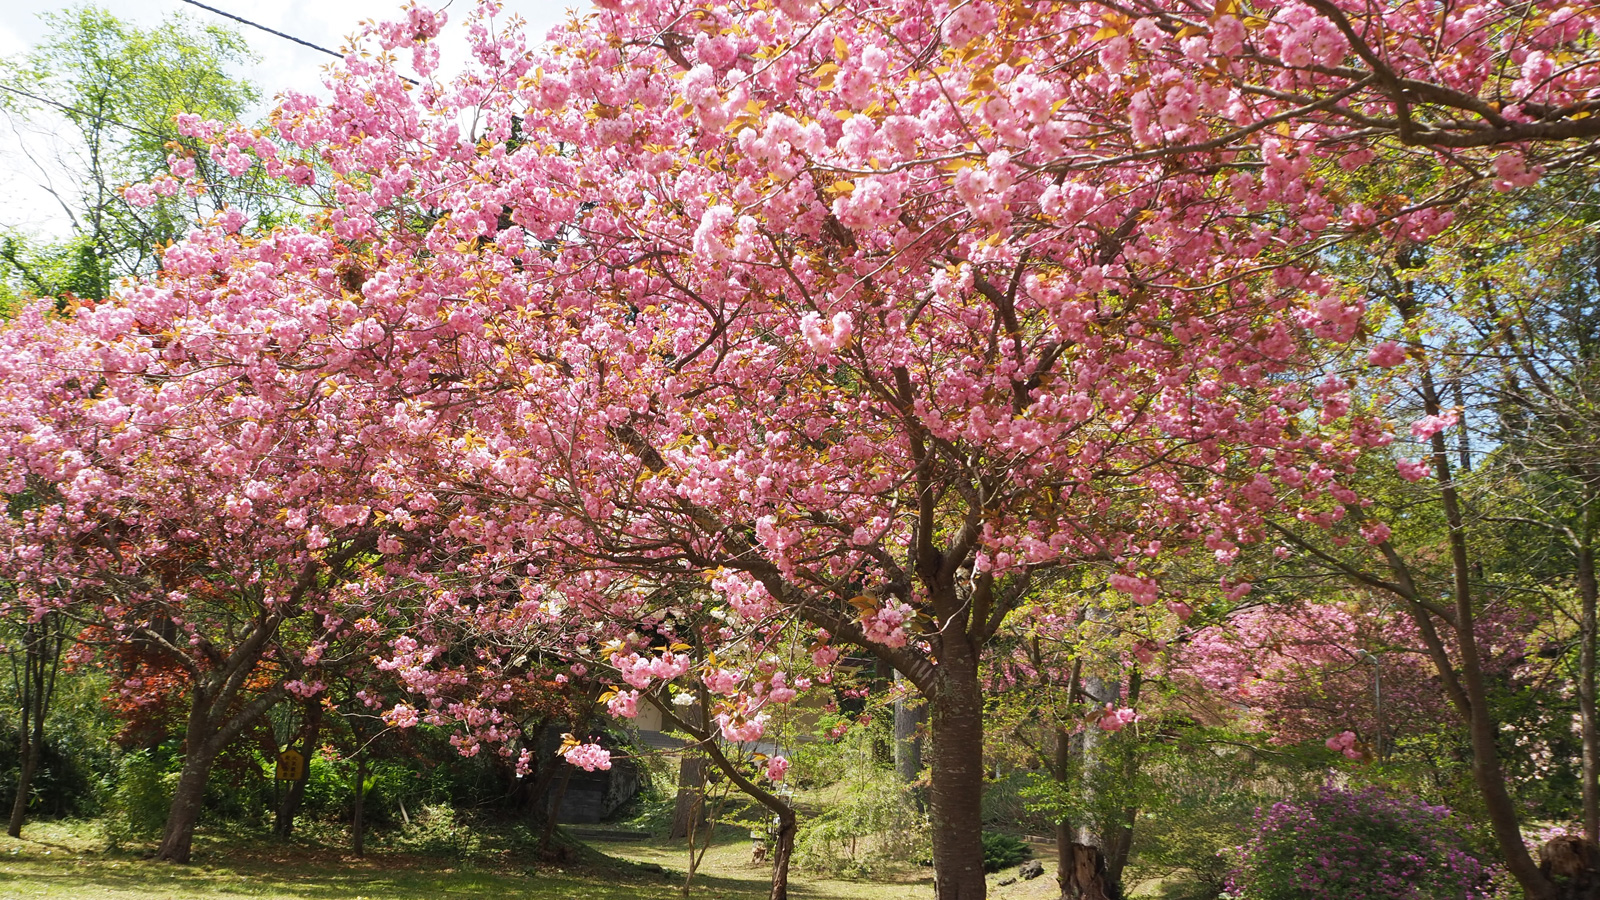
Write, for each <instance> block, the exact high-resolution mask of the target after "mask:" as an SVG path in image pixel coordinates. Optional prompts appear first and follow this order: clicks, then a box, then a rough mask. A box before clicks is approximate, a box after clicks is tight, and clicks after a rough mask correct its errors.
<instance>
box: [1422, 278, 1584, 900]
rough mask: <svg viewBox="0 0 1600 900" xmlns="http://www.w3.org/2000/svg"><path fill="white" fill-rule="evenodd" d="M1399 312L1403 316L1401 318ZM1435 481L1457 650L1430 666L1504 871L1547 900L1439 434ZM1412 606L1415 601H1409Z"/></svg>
mask: <svg viewBox="0 0 1600 900" xmlns="http://www.w3.org/2000/svg"><path fill="white" fill-rule="evenodd" d="M1405 312H1406V311H1405V310H1404V309H1402V315H1404V314H1405ZM1420 375H1421V387H1422V401H1423V410H1424V412H1426V413H1427V414H1428V415H1430V416H1436V415H1439V413H1440V411H1441V409H1442V407H1441V404H1440V402H1439V395H1438V392H1437V391H1436V390H1435V388H1434V381H1433V374H1432V372H1431V370H1430V369H1429V368H1428V367H1427V366H1423V367H1422V369H1421V372H1420ZM1430 444H1431V447H1430V449H1431V450H1432V456H1433V468H1434V475H1435V477H1437V478H1438V480H1439V498H1440V504H1441V506H1442V507H1443V509H1444V516H1445V523H1446V525H1447V526H1448V527H1449V547H1450V573H1451V593H1452V594H1453V595H1454V596H1453V600H1454V614H1455V621H1454V622H1453V623H1451V624H1452V625H1453V626H1454V632H1455V637H1456V649H1457V651H1458V653H1459V658H1460V665H1459V667H1457V666H1453V665H1452V664H1451V662H1450V660H1449V658H1448V656H1446V655H1445V654H1443V652H1442V651H1441V650H1440V649H1438V648H1437V647H1435V646H1430V647H1429V650H1430V654H1431V655H1432V656H1433V657H1434V663H1435V665H1437V666H1438V667H1439V668H1440V674H1441V676H1443V677H1444V680H1445V682H1446V688H1447V693H1448V694H1449V695H1450V699H1451V701H1452V702H1453V703H1454V704H1455V706H1456V709H1457V711H1458V712H1459V713H1460V714H1461V716H1462V718H1464V719H1465V720H1466V722H1467V734H1468V737H1469V739H1470V741H1471V747H1472V765H1471V768H1472V778H1473V781H1474V782H1475V783H1476V784H1477V786H1478V791H1479V793H1480V794H1481V796H1482V797H1483V804H1484V812H1485V813H1486V814H1487V816H1488V819H1489V826H1490V829H1491V830H1492V831H1493V833H1494V836H1495V841H1496V843H1497V844H1498V845H1499V847H1500V852H1501V855H1502V858H1503V859H1504V860H1505V863H1506V869H1507V870H1508V871H1509V872H1510V873H1511V876H1512V877H1513V878H1515V879H1516V880H1517V883H1518V885H1520V886H1521V888H1522V890H1523V892H1524V893H1526V894H1527V895H1528V898H1529V900H1552V898H1554V897H1555V896H1556V887H1555V885H1554V884H1553V883H1552V882H1551V881H1550V879H1549V878H1547V877H1545V876H1544V875H1543V874H1541V873H1540V871H1539V867H1538V865H1537V864H1536V863H1535V862H1534V861H1533V857H1532V856H1531V855H1530V854H1529V853H1528V847H1527V845H1526V844H1525V843H1523V840H1522V827H1521V821H1520V819H1519V817H1518V815H1517V810H1516V806H1515V804H1514V803H1513V802H1512V800H1511V794H1510V792H1509V791H1508V790H1507V789H1506V778H1505V771H1504V770H1503V769H1502V768H1501V765H1500V750H1499V748H1498V747H1497V746H1496V745H1495V731H1496V728H1495V725H1496V723H1495V722H1494V720H1493V719H1492V718H1491V716H1490V714H1489V691H1488V685H1487V683H1486V682H1485V681H1484V676H1483V662H1482V656H1481V655H1480V654H1479V652H1478V638H1477V631H1476V627H1475V626H1476V621H1475V620H1476V614H1475V610H1474V609H1473V603H1472V583H1471V576H1472V567H1471V562H1470V558H1469V553H1468V548H1467V530H1466V520H1465V517H1464V515H1463V513H1462V509H1461V498H1460V495H1459V493H1458V492H1457V490H1456V485H1455V481H1454V478H1453V473H1452V471H1451V468H1452V467H1451V464H1450V455H1449V448H1448V447H1447V446H1446V444H1445V438H1444V433H1443V432H1439V433H1437V434H1435V435H1434V436H1433V438H1432V440H1431V441H1430ZM1411 599H1412V600H1413V601H1414V600H1415V599H1416V598H1415V597H1413V598H1411ZM1411 608H1412V617H1413V619H1414V620H1416V621H1417V622H1418V625H1419V627H1421V629H1422V631H1423V636H1424V639H1425V640H1427V639H1428V636H1429V635H1430V634H1431V635H1435V636H1434V638H1433V640H1432V641H1430V643H1436V642H1437V636H1436V632H1435V631H1434V628H1433V623H1432V621H1431V620H1430V619H1429V613H1428V612H1427V611H1426V610H1423V609H1421V608H1419V607H1418V605H1417V604H1416V603H1415V602H1413V603H1412V604H1411Z"/></svg>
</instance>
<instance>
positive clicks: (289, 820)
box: [272, 697, 322, 841]
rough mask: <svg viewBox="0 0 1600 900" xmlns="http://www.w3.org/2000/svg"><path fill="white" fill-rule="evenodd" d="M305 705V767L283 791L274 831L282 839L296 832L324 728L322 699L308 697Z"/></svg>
mask: <svg viewBox="0 0 1600 900" xmlns="http://www.w3.org/2000/svg"><path fill="white" fill-rule="evenodd" d="M304 705H305V722H304V725H303V727H302V729H301V741H300V755H301V757H302V758H304V760H305V767H304V768H303V769H301V771H300V777H299V778H296V779H295V780H294V781H291V782H289V789H288V790H286V791H284V792H283V800H282V801H281V802H280V803H279V804H278V819H277V821H276V822H275V823H273V827H272V833H273V834H274V835H276V836H277V838H278V840H280V841H286V840H288V839H289V836H290V835H291V834H293V833H294V817H295V816H296V815H298V814H299V813H300V805H301V804H302V803H303V802H305V797H306V782H307V781H309V780H310V779H311V757H312V756H313V755H314V754H315V753H316V752H317V734H318V732H319V731H320V730H321V728H322V700H321V699H319V698H317V697H308V698H306V700H305V703H304Z"/></svg>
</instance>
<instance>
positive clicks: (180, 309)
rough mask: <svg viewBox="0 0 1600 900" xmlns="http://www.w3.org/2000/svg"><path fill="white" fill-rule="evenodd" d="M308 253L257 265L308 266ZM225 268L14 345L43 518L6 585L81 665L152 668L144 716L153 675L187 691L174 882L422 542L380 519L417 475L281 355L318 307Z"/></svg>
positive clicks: (141, 691)
mask: <svg viewBox="0 0 1600 900" xmlns="http://www.w3.org/2000/svg"><path fill="white" fill-rule="evenodd" d="M292 240H293V238H292V237H291V236H290V235H288V234H281V235H278V236H276V237H275V238H272V239H270V240H269V241H268V242H265V243H263V244H262V245H261V246H262V247H263V248H265V247H270V246H273V245H274V244H277V249H276V250H267V251H266V252H267V253H273V252H276V253H278V254H280V255H279V259H280V260H283V261H284V262H285V263H286V264H288V265H291V266H293V265H297V264H298V263H296V262H291V261H290V260H293V259H295V258H296V257H295V256H294V255H289V256H284V255H282V254H283V252H284V250H283V244H282V242H292ZM311 240H319V239H311ZM222 248H226V249H227V250H229V251H232V250H233V249H234V246H233V245H232V244H231V242H229V241H228V240H227V239H226V238H225V237H224V232H223V230H222V228H221V227H217V228H212V229H207V230H203V231H201V232H198V233H196V234H195V235H193V236H192V237H191V238H190V239H189V240H188V241H187V242H186V243H185V244H183V245H179V246H178V247H175V248H173V249H172V250H169V251H168V253H167V257H166V265H167V268H166V270H165V272H164V274H163V276H162V277H161V278H160V279H158V280H156V281H153V282H151V283H148V284H145V285H141V286H140V287H138V288H136V289H133V290H131V291H129V292H127V293H125V294H124V295H122V297H121V298H120V300H119V301H118V302H116V303H110V304H106V305H103V306H100V307H97V308H84V309H81V310H79V311H78V312H77V313H76V315H75V316H72V317H70V318H68V319H65V320H60V321H47V320H45V319H44V318H43V316H42V314H41V312H40V311H39V310H38V309H34V310H30V311H28V312H26V313H25V314H24V315H22V316H21V317H19V318H18V319H17V320H15V321H14V322H12V323H10V324H9V325H8V327H7V328H6V329H5V331H4V333H3V338H0V341H3V344H0V346H3V350H0V368H3V370H4V377H3V382H4V386H3V388H0V390H3V391H4V399H3V401H0V410H3V411H4V416H5V426H4V428H0V434H3V440H4V441H5V448H4V454H3V455H4V463H3V470H0V471H3V481H4V485H5V488H4V489H5V491H6V492H7V493H8V494H9V495H12V496H13V497H18V496H21V497H25V498H26V502H25V503H15V504H13V506H12V512H11V514H10V515H9V516H8V517H7V518H6V519H5V520H4V522H3V526H0V529H3V530H0V539H3V541H4V546H5V552H4V553H3V554H0V558H3V559H4V566H5V572H4V577H6V579H7V580H8V581H11V582H12V583H14V584H16V585H18V586H19V597H18V599H17V602H18V603H19V604H20V605H22V606H24V607H26V608H27V609H29V610H32V614H33V615H34V616H36V617H37V616H43V615H47V614H51V613H54V614H58V615H62V616H65V617H67V618H69V619H71V620H73V621H74V622H75V623H76V627H77V628H79V629H85V628H86V629H88V630H87V632H86V637H88V638H90V639H91V640H90V642H89V643H86V644H84V645H83V648H82V652H83V654H87V655H92V654H94V653H95V652H96V649H97V648H96V645H97V644H98V645H102V646H107V647H111V648H128V647H132V648H133V649H135V650H137V651H138V653H136V654H134V655H133V656H128V655H126V654H124V655H123V656H122V659H123V663H121V664H119V665H118V666H117V667H116V668H117V674H118V676H119V677H121V678H122V679H123V680H122V682H121V683H120V684H117V685H114V687H115V688H117V689H118V690H119V691H120V693H121V695H122V696H123V697H124V698H125V699H127V700H128V702H140V698H141V697H144V696H146V695H147V694H149V693H150V691H151V690H157V689H158V687H159V686H158V685H157V682H156V681H155V680H152V681H151V683H150V685H146V684H144V680H145V676H147V675H154V674H155V671H156V669H160V670H161V671H166V670H176V671H179V672H181V673H182V675H183V676H184V677H183V684H182V686H181V690H180V691H179V694H180V695H182V696H185V698H186V704H187V710H186V717H187V724H186V726H185V728H184V732H183V734H184V746H185V758H184V765H183V770H182V772H181V775H180V777H179V780H178V783H177V786H176V789H175V792H174V796H173V800H172V809H171V813H170V815H169V817H168V819H167V826H166V833H165V835H164V838H163V840H162V843H161V846H160V848H159V850H158V851H157V852H158V855H159V856H160V857H161V858H164V859H171V860H177V861H183V860H186V859H187V858H188V856H189V851H190V844H191V839H192V835H193V831H194V826H195V823H196V820H197V818H198V816H199V812H200V803H201V799H202V797H203V795H204V791H205V786H206V782H207V779H208V777H209V775H210V771H211V767H212V764H213V762H214V761H215V760H216V758H217V755H218V754H219V753H220V752H221V751H222V750H223V748H224V747H225V746H226V745H227V744H228V743H229V742H231V741H232V740H233V739H234V738H236V737H238V736H239V735H240V734H241V733H243V731H244V730H245V729H246V728H248V727H250V726H251V725H252V724H253V723H254V722H255V721H256V720H257V719H258V718H259V717H260V716H261V715H262V714H263V713H264V712H266V710H267V709H269V708H270V707H272V706H273V705H275V704H276V703H278V702H280V701H281V700H283V699H285V698H287V697H290V696H295V697H300V698H311V697H314V696H316V695H317V694H319V693H321V692H322V691H323V690H324V687H325V685H324V682H323V681H321V680H319V678H318V673H319V672H320V671H322V670H323V669H324V668H329V667H335V666H343V665H347V664H348V663H349V660H350V658H351V655H352V654H353V655H354V658H356V659H364V658H365V655H366V654H367V653H368V652H370V647H371V645H372V641H373V638H374V637H375V636H376V635H377V634H378V633H379V632H380V631H381V630H383V629H384V628H385V627H386V626H385V625H384V624H380V619H381V620H383V621H384V622H385V623H387V622H388V621H390V620H391V619H392V613H391V612H386V611H385V605H384V601H383V600H382V599H381V598H383V596H384V594H385V591H386V590H388V589H389V588H390V587H391V586H392V583H393V579H394V578H395V576H396V575H397V574H399V572H400V571H401V569H400V568H396V567H393V566H391V567H387V568H386V567H385V566H384V565H383V564H382V563H380V562H379V560H380V559H381V558H382V556H383V555H387V554H394V553H398V552H400V550H401V548H402V543H403V542H404V541H407V540H410V539H412V538H413V537H414V536H415V535H414V532H410V533H408V532H407V531H406V530H405V529H404V528H403V527H399V526H398V525H397V523H395V522H394V521H393V520H392V519H388V517H387V513H386V512H385V511H384V509H383V505H384V503H385V501H384V498H385V497H386V496H391V495H390V494H389V489H390V488H392V487H393V486H394V482H393V481H392V480H391V478H392V477H393V476H395V475H400V476H403V474H404V472H405V471H406V469H397V468H395V462H396V461H395V460H393V459H390V458H386V456H385V454H384V453H383V452H382V450H381V449H380V445H379V442H377V441H372V440H370V439H369V440H367V441H363V440H362V437H363V435H362V434H361V432H360V423H361V422H362V421H363V420H364V417H363V415H362V410H361V402H360V401H359V399H357V398H356V397H355V396H354V395H353V392H350V391H349V389H348V386H347V385H341V384H339V383H338V382H337V381H335V380H330V379H329V378H328V377H327V373H325V372H318V371H316V370H315V365H314V364H313V363H310V362H308V360H307V357H305V356H300V357H298V358H297V357H296V356H295V353H294V351H293V350H292V349H286V348H285V347H284V344H285V343H289V344H290V346H291V347H296V346H298V347H302V348H303V347H304V346H305V345H303V344H300V343H299V342H296V341H293V340H292V339H291V337H290V336H291V335H293V334H295V333H296V330H297V329H299V328H304V327H307V324H308V323H307V319H308V318H310V317H314V316H315V315H316V313H315V312H313V310H314V309H315V306H314V305H313V304H307V303H304V302H302V301H303V298H300V297H295V296H285V295H284V294H282V293H279V292H280V291H282V290H284V289H285V287H286V285H287V284H288V283H289V282H286V281H284V280H276V281H275V280H273V279H271V278H269V277H267V275H266V274H265V273H264V272H262V271H260V270H259V269H251V268H249V266H248V265H239V266H236V263H237V259H236V258H235V257H234V256H233V255H232V253H231V252H220V250H221V249H222ZM313 289H314V288H313ZM312 327H314V326H312ZM307 352H309V353H320V352H321V351H320V350H317V351H307ZM365 421H370V419H365ZM367 437H368V438H370V437H371V435H370V433H369V434H368V435H367ZM140 659H143V660H147V661H150V662H152V663H154V668H152V669H151V670H150V671H148V672H147V671H146V670H145V669H146V666H145V665H144V663H143V662H139V661H138V660H140ZM129 660H134V661H133V662H129Z"/></svg>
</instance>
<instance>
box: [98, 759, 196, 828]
mask: <svg viewBox="0 0 1600 900" xmlns="http://www.w3.org/2000/svg"><path fill="white" fill-rule="evenodd" d="M173 762H174V761H173V760H172V759H171V758H170V757H168V756H166V755H165V754H162V753H159V752H156V751H151V750H140V751H138V752H135V753H129V754H128V755H126V756H124V757H123V758H122V762H121V765H120V766H119V770H118V772H117V778H116V786H115V787H114V788H112V790H111V795H110V797H109V798H108V800H107V802H106V841H107V842H108V843H109V844H110V845H111V847H112V848H113V849H115V848H117V847H121V846H123V845H124V844H128V843H135V842H139V841H143V840H147V839H149V838H152V837H155V836H156V835H158V834H160V833H161V831H162V829H163V828H165V827H166V824H167V813H168V812H169V811H170V810H171V807H172V792H173V790H174V789H175V788H176V787H177V786H178V771H177V769H176V768H175V767H174V765H173Z"/></svg>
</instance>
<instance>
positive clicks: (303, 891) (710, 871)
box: [0, 822, 1021, 900]
mask: <svg viewBox="0 0 1600 900" xmlns="http://www.w3.org/2000/svg"><path fill="white" fill-rule="evenodd" d="M588 842H589V845H590V847H591V848H592V852H589V853H586V854H584V858H583V860H582V861H581V862H579V863H575V864H569V865H562V866H550V865H545V866H539V867H532V866H529V865H528V864H526V863H525V862H521V861H519V860H518V859H516V858H515V857H516V854H495V853H486V854H484V855H481V856H479V857H476V858H474V859H471V860H462V859H452V858H447V857H440V856H427V855H407V854H399V853H392V852H389V853H386V852H376V853H371V854H369V855H368V856H367V857H366V858H365V859H356V858H354V857H352V856H349V855H347V854H343V853H341V852H339V851H337V850H329V849H325V848H320V847H316V846H313V845H310V844H303V843H291V844H287V845H286V844H280V843H276V842H272V841H269V840H265V839H261V838H253V837H249V836H240V835H232V836H222V837H218V836H215V835H205V834H202V835H201V836H199V837H197V838H196V843H195V852H194V862H193V863H191V864H190V865H187V866H175V865H170V864H166V863H157V862H151V861H148V860H145V859H143V858H142V857H141V856H140V855H139V854H138V853H136V852H114V851H107V850H106V849H105V842H104V840H103V839H102V837H101V835H100V832H99V829H98V827H97V826H96V825H95V824H93V823H81V822H68V823H53V822H45V823H38V824H32V825H30V826H29V827H28V828H27V829H26V830H25V831H24V832H23V839H22V840H13V839H11V838H6V837H0V897H4V898H6V900H13V898H15V900H24V898H26V900H232V898H273V900H433V898H441V900H453V898H462V900H465V898H474V900H480V898H492V900H513V898H515V900H573V898H578V900H635V898H637V900H675V898H680V897H681V896H682V895H681V894H680V893H679V887H680V885H681V884H682V883H683V873H684V871H685V870H686V869H687V866H688V860H687V854H686V852H685V850H684V849H683V846H682V844H681V843H677V844H674V843H670V842H667V841H613V840H605V839H603V838H591V839H588ZM657 868H659V869H662V870H664V871H655V869H657ZM694 885H695V886H694V890H693V896H694V897H697V898H729V900H746V898H749V900H755V898H762V897H765V896H766V894H767V888H768V870H767V868H766V867H765V866H764V865H760V864H753V863H751V861H750V845H749V842H748V840H745V839H742V838H741V837H740V836H738V835H735V834H732V833H730V834H729V835H728V836H726V837H724V838H721V839H719V840H718V842H717V843H716V844H715V845H713V847H712V848H711V850H710V851H709V852H708V853H707V855H706V858H705V860H704V862H703V863H702V864H701V867H700V870H699V872H698V874H697V875H696V877H695V882H694ZM791 893H792V894H793V895H794V896H795V897H797V898H801V900H928V898H931V897H932V896H933V891H932V888H931V883H930V880H929V877H928V872H927V870H914V871H910V872H907V873H905V876H904V877H903V878H901V879H899V880H891V881H885V882H869V883H857V882H844V881H830V880H826V879H817V878H813V877H808V876H807V875H806V874H805V873H802V872H796V873H795V875H794V877H793V878H792V880H791ZM999 896H1002V897H1003V896H1005V895H1003V894H1002V895H999ZM1017 900H1021V898H1020V897H1019V898H1017Z"/></svg>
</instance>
